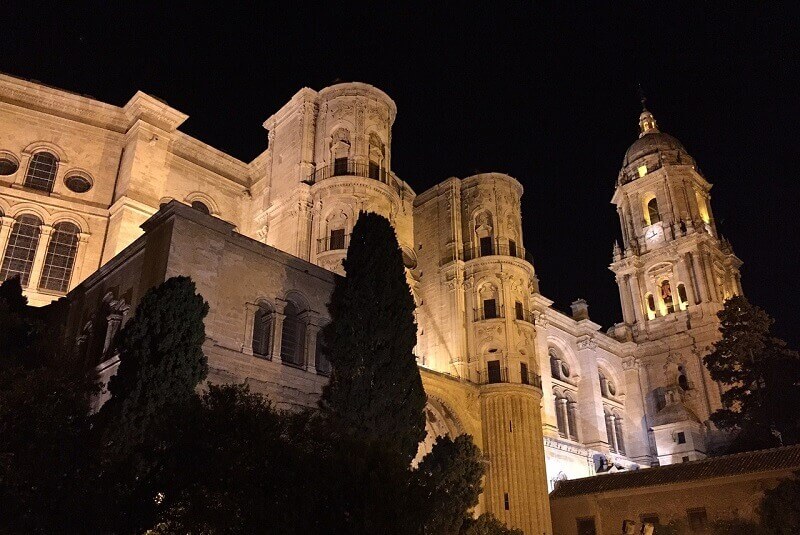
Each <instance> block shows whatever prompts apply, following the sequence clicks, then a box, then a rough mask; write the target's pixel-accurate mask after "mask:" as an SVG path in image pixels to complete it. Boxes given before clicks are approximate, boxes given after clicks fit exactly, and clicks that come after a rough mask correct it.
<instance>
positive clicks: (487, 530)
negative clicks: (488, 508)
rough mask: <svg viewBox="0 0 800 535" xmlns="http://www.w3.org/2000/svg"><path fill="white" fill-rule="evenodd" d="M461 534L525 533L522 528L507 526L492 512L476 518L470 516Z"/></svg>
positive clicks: (495, 534) (521, 534)
mask: <svg viewBox="0 0 800 535" xmlns="http://www.w3.org/2000/svg"><path fill="white" fill-rule="evenodd" d="M461 535H523V533H522V530H519V529H512V528H508V527H506V525H505V524H503V523H502V522H500V521H499V520H497V518H495V517H494V516H493V515H492V514H491V513H484V514H482V515H481V516H479V517H478V518H476V519H471V518H468V519H467V520H466V521H465V522H464V525H463V527H462V529H461Z"/></svg>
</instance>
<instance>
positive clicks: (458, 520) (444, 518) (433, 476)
mask: <svg viewBox="0 0 800 535" xmlns="http://www.w3.org/2000/svg"><path fill="white" fill-rule="evenodd" d="M484 472H485V467H484V464H483V459H482V458H481V452H480V450H479V449H478V447H477V446H476V445H475V444H474V443H473V442H472V437H470V436H469V435H460V436H458V437H456V439H455V440H452V439H450V437H446V436H443V437H439V438H438V439H437V440H436V443H435V444H434V445H433V448H432V449H431V452H430V453H428V455H426V456H425V458H424V459H422V462H420V463H419V466H418V467H417V469H416V470H414V471H413V472H412V474H411V485H410V487H409V488H410V491H409V494H411V496H412V499H413V500H414V507H413V509H414V511H416V513H417V514H418V515H420V521H419V525H420V526H421V528H422V529H421V530H420V533H437V534H441V535H457V534H458V533H459V532H460V531H461V529H462V528H463V527H464V523H465V520H466V519H467V518H468V516H469V512H470V510H472V508H473V507H475V506H476V505H478V497H479V496H480V494H481V490H482V489H481V480H482V478H483V474H484Z"/></svg>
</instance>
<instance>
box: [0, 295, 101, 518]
mask: <svg viewBox="0 0 800 535" xmlns="http://www.w3.org/2000/svg"><path fill="white" fill-rule="evenodd" d="M26 303H27V300H26V299H25V297H24V296H23V295H22V288H21V287H20V286H19V281H18V279H11V280H8V281H6V282H4V283H3V284H2V285H0V326H1V327H0V504H2V507H1V508H2V513H1V514H0V532H9V533H56V532H65V531H67V532H80V531H84V530H85V526H84V519H85V517H86V515H87V513H88V510H87V506H88V505H89V504H87V503H86V502H85V500H84V499H83V498H84V496H85V487H84V485H85V484H86V483H87V481H89V480H91V479H92V476H91V474H92V466H93V458H92V455H91V450H90V448H88V447H87V445H88V444H89V443H90V421H89V416H88V414H89V403H90V400H91V396H92V395H94V394H95V393H96V392H97V391H98V385H97V384H96V381H95V377H94V374H92V373H90V371H87V370H84V369H83V368H82V367H81V366H80V365H79V363H77V362H75V361H73V360H72V359H71V358H69V357H70V356H69V355H64V356H61V357H59V358H53V354H51V353H50V352H49V351H48V350H46V349H49V348H50V347H52V345H53V344H52V343H51V342H50V341H49V340H46V339H45V338H44V334H45V333H54V332H57V329H53V328H51V329H45V328H44V325H43V324H42V323H41V322H39V321H38V320H36V319H35V318H34V317H33V316H35V311H33V310H32V309H31V308H29V307H27V306H26Z"/></svg>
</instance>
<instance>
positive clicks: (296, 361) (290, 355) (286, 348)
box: [281, 301, 306, 366]
mask: <svg viewBox="0 0 800 535" xmlns="http://www.w3.org/2000/svg"><path fill="white" fill-rule="evenodd" d="M300 312H301V311H300V308H299V307H298V306H297V305H296V304H295V303H293V302H291V301H289V302H288V303H287V304H286V308H284V310H283V315H284V316H285V317H284V319H283V330H282V331H281V360H282V361H283V363H284V364H288V365H290V366H302V365H303V364H304V362H303V356H304V353H305V351H304V349H305V341H306V325H305V323H303V320H302V319H300Z"/></svg>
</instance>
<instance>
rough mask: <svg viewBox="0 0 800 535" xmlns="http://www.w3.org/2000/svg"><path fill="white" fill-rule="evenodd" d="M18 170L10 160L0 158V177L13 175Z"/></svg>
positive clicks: (17, 166) (15, 164) (15, 163)
mask: <svg viewBox="0 0 800 535" xmlns="http://www.w3.org/2000/svg"><path fill="white" fill-rule="evenodd" d="M17 169H19V165H17V162H15V161H14V160H12V159H10V158H0V175H3V176H7V175H13V174H14V173H16V172H17Z"/></svg>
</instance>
